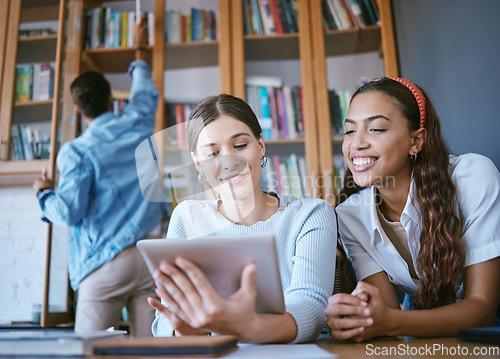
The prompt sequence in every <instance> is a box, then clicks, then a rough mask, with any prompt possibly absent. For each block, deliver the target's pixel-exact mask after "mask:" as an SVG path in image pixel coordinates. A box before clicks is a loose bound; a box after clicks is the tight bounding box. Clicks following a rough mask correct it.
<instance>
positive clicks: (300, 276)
mask: <svg viewBox="0 0 500 359" xmlns="http://www.w3.org/2000/svg"><path fill="white" fill-rule="evenodd" d="M251 233H270V234H273V235H274V236H275V239H276V247H277V252H278V261H279V268H280V274H281V283H282V287H283V291H284V298H285V306H286V311H287V312H288V313H290V314H291V315H292V317H293V318H294V319H295V322H296V323H297V328H298V330H297V336H296V338H295V339H294V340H293V342H294V343H301V342H307V341H312V340H315V339H317V338H318V336H319V335H320V333H321V330H322V329H323V328H324V326H325V324H326V317H325V315H324V313H323V311H324V310H325V308H326V305H327V301H328V298H329V297H330V295H332V292H333V280H334V277H335V258H336V248H337V224H336V218H335V212H334V210H333V208H332V207H331V206H330V205H329V204H328V203H327V202H326V201H324V200H321V199H311V198H303V199H295V198H288V197H282V196H280V208H279V209H278V211H277V212H276V213H275V214H273V215H272V216H271V217H270V218H269V219H268V220H266V221H259V222H257V223H255V224H253V225H251V226H245V225H238V224H234V223H232V222H230V221H229V220H228V219H227V218H225V217H224V216H223V215H221V214H220V213H219V212H217V210H216V202H215V201H200V200H188V201H184V202H182V203H180V204H179V205H178V206H177V207H176V208H175V210H174V212H173V213H172V218H171V220H170V224H169V227H168V232H167V238H197V237H203V236H209V235H210V236H228V235H237V234H251ZM152 330H153V335H154V336H170V335H171V333H172V327H171V326H170V324H169V322H168V320H167V319H166V318H165V317H164V316H163V315H161V314H160V313H158V312H157V313H156V319H155V320H154V322H153V326H152Z"/></svg>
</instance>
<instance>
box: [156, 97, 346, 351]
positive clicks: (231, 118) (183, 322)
mask: <svg viewBox="0 0 500 359" xmlns="http://www.w3.org/2000/svg"><path fill="white" fill-rule="evenodd" d="M186 127H187V128H186V133H187V142H188V146H189V149H190V151H191V156H192V159H193V162H194V165H195V166H196V169H197V170H198V172H199V180H200V181H201V182H208V185H209V186H210V188H211V189H212V190H213V191H214V192H215V193H216V197H218V198H214V199H207V200H185V201H183V202H181V203H179V204H178V205H177V206H176V207H175V209H174V211H173V213H172V216H171V219H170V224H169V226H168V230H167V240H168V239H169V238H186V239H190V238H199V237H206V236H236V235H243V234H252V233H255V234H259V233H267V234H273V235H274V237H275V240H276V247H277V252H278V261H279V268H280V274H281V281H282V286H283V291H284V300H285V308H286V312H285V313H284V314H257V313H256V312H255V308H254V307H255V301H256V289H255V271H256V265H255V264H254V263H252V264H249V265H247V266H245V267H244V269H243V271H242V273H241V287H240V289H239V290H238V291H237V292H235V293H234V294H232V295H231V296H229V297H228V298H226V299H224V298H221V297H220V296H219V295H218V294H217V293H216V292H215V290H214V288H213V287H212V286H211V284H210V283H209V282H208V280H207V278H206V276H205V275H204V274H203V273H202V272H201V271H200V269H199V268H198V267H197V266H195V265H194V264H193V263H192V262H190V261H188V260H187V259H183V258H177V259H176V261H175V266H174V265H173V264H168V263H163V264H162V265H161V266H160V271H159V272H158V273H157V275H156V277H155V279H156V281H157V283H158V285H159V287H158V288H157V290H156V293H157V294H158V296H159V297H161V299H162V302H160V301H158V300H156V299H154V298H150V299H149V303H150V304H151V305H152V306H153V307H154V308H155V309H156V310H157V313H156V319H155V321H154V323H153V327H152V329H153V335H154V336H172V335H176V336H184V335H203V334H209V333H217V334H232V335H236V336H238V337H239V340H240V341H242V342H253V343H286V342H294V343H298V342H307V341H313V340H315V339H317V338H318V336H320V334H321V332H322V329H326V331H324V332H323V333H324V334H325V335H326V336H328V328H326V327H325V323H326V317H325V315H324V313H323V311H324V309H325V307H326V303H327V299H328V297H329V296H330V295H331V294H332V292H333V280H334V273H335V252H336V238H337V225H336V218H335V212H334V210H333V208H332V207H331V206H330V205H329V204H328V203H327V202H326V201H324V200H321V199H312V198H301V199H292V198H291V197H285V196H281V195H276V194H274V193H266V192H263V191H262V188H261V184H260V173H261V168H262V167H264V166H265V165H266V163H267V158H266V157H265V152H266V147H265V144H264V140H263V135H262V129H261V127H260V125H259V122H258V120H257V117H256V116H255V114H254V112H253V111H252V109H251V108H250V106H249V105H248V104H247V103H246V102H244V101H243V100H241V99H239V98H236V97H233V96H230V95H225V94H222V95H219V96H211V97H207V98H205V99H203V100H202V101H201V102H200V103H198V105H197V106H196V107H195V108H194V110H193V111H192V112H191V114H190V117H189V120H188V121H187V122H186Z"/></svg>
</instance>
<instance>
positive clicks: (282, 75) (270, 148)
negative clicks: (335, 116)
mask: <svg viewBox="0 0 500 359" xmlns="http://www.w3.org/2000/svg"><path fill="white" fill-rule="evenodd" d="M232 6H233V8H232V10H231V11H232V15H233V24H232V28H233V33H232V46H233V52H234V54H233V57H232V61H233V77H234V80H233V83H234V84H235V88H234V90H235V91H234V93H235V95H236V96H239V97H242V98H245V99H246V101H247V102H248V103H249V105H250V106H251V107H252V109H253V110H254V112H255V114H256V115H257V118H258V119H259V122H260V124H261V127H262V130H263V136H264V140H265V143H266V155H267V157H268V162H267V166H266V167H264V168H263V171H262V175H261V182H262V186H263V189H264V190H267V191H273V192H276V193H279V194H283V195H292V196H297V197H303V196H314V197H317V196H319V192H318V188H317V187H316V186H315V181H314V180H313V178H315V177H316V175H317V161H318V159H317V157H318V156H317V146H316V144H315V143H314V142H315V140H314V138H315V136H316V134H315V133H316V127H315V113H314V107H313V106H311V105H312V102H313V96H314V88H313V81H312V80H313V68H312V66H310V64H311V54H312V47H311V41H310V31H309V20H308V19H309V11H308V7H309V5H308V1H303V0H298V1H290V0H267V1H261V0H241V1H235V2H234V3H232Z"/></svg>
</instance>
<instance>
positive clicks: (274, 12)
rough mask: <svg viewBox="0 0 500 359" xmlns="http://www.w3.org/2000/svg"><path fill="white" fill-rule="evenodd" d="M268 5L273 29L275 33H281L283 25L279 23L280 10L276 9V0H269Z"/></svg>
mask: <svg viewBox="0 0 500 359" xmlns="http://www.w3.org/2000/svg"><path fill="white" fill-rule="evenodd" d="M269 5H270V8H271V15H272V16H273V22H274V31H275V32H276V33H277V34H283V33H284V31H283V25H282V24H281V19H280V12H279V9H278V3H277V2H276V0H269Z"/></svg>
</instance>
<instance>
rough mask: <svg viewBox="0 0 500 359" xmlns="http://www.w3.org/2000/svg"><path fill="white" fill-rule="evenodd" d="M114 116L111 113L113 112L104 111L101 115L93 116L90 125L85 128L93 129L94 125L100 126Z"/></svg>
mask: <svg viewBox="0 0 500 359" xmlns="http://www.w3.org/2000/svg"><path fill="white" fill-rule="evenodd" d="M114 117H115V115H114V114H113V112H111V111H108V112H105V113H103V114H102V115H99V116H97V117H96V118H94V119H93V120H92V122H90V125H89V127H88V128H87V129H88V130H91V131H93V128H94V127H96V126H97V127H100V126H102V124H104V123H106V122H108V121H110V120H111V119H112V118H114Z"/></svg>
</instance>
